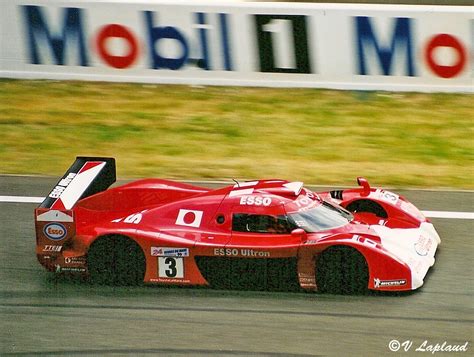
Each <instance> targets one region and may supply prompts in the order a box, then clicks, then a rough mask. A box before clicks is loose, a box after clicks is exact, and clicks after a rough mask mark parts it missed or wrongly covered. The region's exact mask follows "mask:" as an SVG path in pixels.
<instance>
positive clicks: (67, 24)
mask: <svg viewBox="0 0 474 357" xmlns="http://www.w3.org/2000/svg"><path fill="white" fill-rule="evenodd" d="M22 8H23V13H24V16H25V20H26V21H25V24H26V33H27V34H28V52H29V55H30V61H31V63H33V64H41V63H42V61H41V57H40V55H39V51H38V47H41V45H38V42H40V41H41V40H43V43H45V42H46V43H47V44H48V46H49V48H50V50H51V53H52V58H53V60H54V63H55V64H57V65H64V64H66V60H65V52H66V45H67V43H68V39H69V41H71V42H73V45H74V42H76V43H77V46H78V48H79V58H78V59H79V61H78V64H79V65H80V66H88V65H89V60H88V57H87V51H86V46H85V36H84V31H83V25H82V24H83V21H82V9H79V8H73V7H70V8H64V9H63V25H62V33H60V34H54V33H52V31H51V30H50V29H49V27H48V24H47V21H46V20H45V17H44V16H43V14H42V11H41V7H39V6H33V5H25V6H22Z"/></svg>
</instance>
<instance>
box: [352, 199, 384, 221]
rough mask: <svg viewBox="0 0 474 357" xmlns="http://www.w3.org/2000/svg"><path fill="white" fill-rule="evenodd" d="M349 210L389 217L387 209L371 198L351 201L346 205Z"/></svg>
mask: <svg viewBox="0 0 474 357" xmlns="http://www.w3.org/2000/svg"><path fill="white" fill-rule="evenodd" d="M346 209H347V210H348V211H349V212H353V213H354V212H358V213H363V212H367V213H373V214H375V215H376V216H377V217H380V218H388V214H387V211H386V210H385V209H384V208H383V207H382V206H381V205H380V203H378V202H375V201H371V200H357V201H353V202H351V203H349V204H348V205H347V207H346Z"/></svg>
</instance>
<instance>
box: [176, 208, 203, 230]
mask: <svg viewBox="0 0 474 357" xmlns="http://www.w3.org/2000/svg"><path fill="white" fill-rule="evenodd" d="M201 220H202V211H193V210H188V209H180V210H179V213H178V218H176V224H177V225H179V226H188V227H196V228H197V227H199V226H200V225H201Z"/></svg>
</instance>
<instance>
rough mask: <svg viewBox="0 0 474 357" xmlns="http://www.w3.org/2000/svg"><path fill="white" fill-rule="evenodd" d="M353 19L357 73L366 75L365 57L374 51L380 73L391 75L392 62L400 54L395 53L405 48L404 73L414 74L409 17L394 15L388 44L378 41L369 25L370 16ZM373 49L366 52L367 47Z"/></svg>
mask: <svg viewBox="0 0 474 357" xmlns="http://www.w3.org/2000/svg"><path fill="white" fill-rule="evenodd" d="M354 20H355V36H356V46H357V59H358V68H357V69H358V74H361V75H368V74H369V73H368V72H369V71H368V68H367V67H368V66H367V60H366V58H368V57H371V56H372V55H373V53H374V52H375V54H376V58H377V59H378V61H379V63H380V67H381V69H382V73H383V74H384V75H386V76H389V75H392V71H393V67H394V66H393V64H394V62H395V61H397V59H398V58H400V57H401V55H398V56H397V54H398V53H399V52H403V49H404V50H405V51H404V52H405V75H407V76H416V73H415V66H414V63H413V48H412V47H413V46H412V34H411V21H412V20H411V19H409V18H405V17H396V18H394V19H393V34H392V38H391V42H390V44H389V45H388V46H387V45H382V44H380V43H379V40H378V39H377V37H376V35H375V33H374V30H373V28H372V25H371V18H370V17H366V16H357V17H355V18H354ZM368 48H372V49H373V50H374V51H372V52H370V53H369V54H368V53H367V52H368V51H367V49H368Z"/></svg>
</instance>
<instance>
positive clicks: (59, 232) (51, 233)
mask: <svg viewBox="0 0 474 357" xmlns="http://www.w3.org/2000/svg"><path fill="white" fill-rule="evenodd" d="M43 232H44V234H45V235H46V237H48V238H49V239H51V240H61V239H63V238H64V237H66V234H67V230H66V227H64V226H63V225H62V224H61V223H48V224H47V225H46V226H44V228H43Z"/></svg>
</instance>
